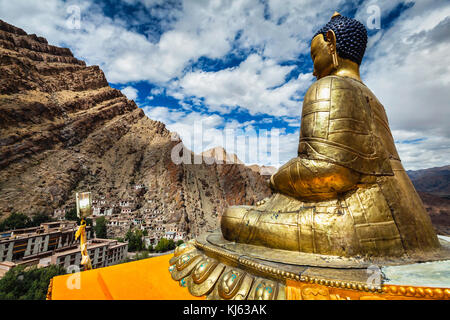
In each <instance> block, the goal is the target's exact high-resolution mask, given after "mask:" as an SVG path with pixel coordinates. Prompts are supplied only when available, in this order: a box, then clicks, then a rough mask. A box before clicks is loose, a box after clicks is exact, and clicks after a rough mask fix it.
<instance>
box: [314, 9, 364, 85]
mask: <svg viewBox="0 0 450 320" xmlns="http://www.w3.org/2000/svg"><path fill="white" fill-rule="evenodd" d="M366 46H367V30H366V28H365V27H364V25H363V24H362V23H361V22H359V21H357V20H355V19H352V18H347V17H344V16H341V15H340V14H339V13H337V12H336V13H335V14H334V15H333V16H332V17H331V20H330V21H329V22H328V23H327V24H326V25H325V26H324V27H323V28H322V29H320V30H319V31H317V33H316V34H315V35H314V37H313V39H312V41H311V58H312V60H313V63H314V73H313V74H314V76H316V77H317V79H320V78H323V77H326V76H328V75H330V74H342V75H345V76H351V77H354V78H358V79H359V65H360V64H361V61H362V58H363V56H364V52H365V51H366Z"/></svg>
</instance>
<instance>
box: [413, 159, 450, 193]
mask: <svg viewBox="0 0 450 320" xmlns="http://www.w3.org/2000/svg"><path fill="white" fill-rule="evenodd" d="M407 173H408V175H409V177H410V178H411V181H412V182H413V183H414V186H415V187H416V189H417V191H421V192H427V193H430V194H434V195H438V196H444V197H445V196H448V197H450V165H449V166H443V167H436V168H429V169H422V170H416V171H412V170H408V171H407Z"/></svg>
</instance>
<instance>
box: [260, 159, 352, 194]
mask: <svg viewBox="0 0 450 320" xmlns="http://www.w3.org/2000/svg"><path fill="white" fill-rule="evenodd" d="M359 180H360V174H359V173H357V172H356V171H353V170H351V169H347V168H345V167H343V166H340V165H337V164H333V163H330V162H327V161H324V160H309V159H304V158H299V157H297V158H294V159H291V160H290V161H289V162H287V163H286V164H285V165H283V166H282V167H281V168H280V169H279V170H278V171H277V172H276V173H275V174H273V175H272V177H270V184H269V186H270V188H271V189H272V190H273V191H275V192H279V193H282V194H286V195H289V196H292V197H295V198H298V199H317V200H321V199H330V198H335V197H337V194H338V193H341V192H345V191H348V190H350V189H352V188H354V187H355V186H356V184H357V183H358V181H359Z"/></svg>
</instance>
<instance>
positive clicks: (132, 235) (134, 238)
mask: <svg viewBox="0 0 450 320" xmlns="http://www.w3.org/2000/svg"><path fill="white" fill-rule="evenodd" d="M143 236H144V235H143V233H142V230H134V231H132V230H128V232H127V234H126V235H125V240H126V241H128V251H129V252H134V251H141V250H142V249H144V240H143Z"/></svg>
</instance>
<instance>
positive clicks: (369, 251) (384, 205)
mask: <svg viewBox="0 0 450 320" xmlns="http://www.w3.org/2000/svg"><path fill="white" fill-rule="evenodd" d="M366 44H367V31H366V29H365V27H364V26H363V25H362V24H361V23H360V22H358V21H357V20H354V19H351V18H347V17H344V16H341V15H340V14H339V13H335V14H334V15H333V17H332V18H331V20H330V21H329V22H328V23H327V25H325V27H324V28H322V29H321V30H319V31H318V32H317V34H316V35H315V36H314V37H313V39H312V42H311V58H312V60H313V62H314V76H316V77H317V81H316V82H315V83H314V84H313V85H312V86H311V87H310V88H309V89H308V91H307V92H306V95H305V97H304V101H303V110H302V119H301V128H300V143H299V147H298V157H296V158H294V159H292V160H290V161H289V162H288V163H286V164H285V165H283V166H282V167H281V168H280V169H279V170H278V171H277V172H276V173H275V174H274V175H273V176H272V177H271V178H270V186H271V188H272V189H273V191H274V194H273V195H272V197H270V198H269V199H267V200H264V201H261V202H260V203H258V204H257V205H256V206H233V207H230V208H228V209H227V210H226V212H225V213H224V215H223V217H222V220H221V230H222V234H223V237H224V238H225V239H227V240H229V241H234V242H238V243H245V244H253V245H259V246H265V247H269V248H275V249H284V250H291V251H299V252H307V253H318V254H326V255H339V256H344V257H352V256H401V255H404V254H408V255H409V254H417V255H422V254H424V253H425V252H430V251H433V250H435V249H438V248H439V241H438V238H437V236H436V234H435V231H434V229H433V227H432V224H431V220H430V217H429V216H428V214H427V212H426V211H425V208H424V206H423V204H422V201H421V199H420V198H419V196H418V194H417V192H416V191H415V189H414V186H413V185H412V183H411V181H410V179H409V177H408V176H407V174H406V172H405V170H404V168H403V166H402V163H401V161H400V158H399V156H398V153H397V150H396V147H395V144H394V140H393V138H392V134H391V131H390V129H389V124H388V119H387V116H386V112H385V110H384V108H383V106H382V105H381V103H380V102H379V101H378V100H377V98H376V97H375V95H374V94H373V93H372V92H371V91H370V89H369V88H367V87H366V86H365V85H364V83H363V82H362V80H361V77H360V74H359V66H360V64H361V60H362V58H363V55H364V52H365V49H366Z"/></svg>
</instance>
